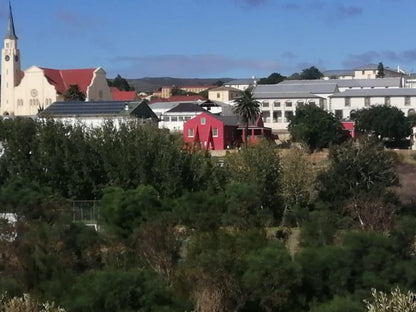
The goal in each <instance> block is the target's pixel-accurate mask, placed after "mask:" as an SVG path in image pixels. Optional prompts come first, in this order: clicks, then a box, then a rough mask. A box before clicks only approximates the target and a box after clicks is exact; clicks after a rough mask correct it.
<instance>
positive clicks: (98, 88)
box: [0, 6, 112, 116]
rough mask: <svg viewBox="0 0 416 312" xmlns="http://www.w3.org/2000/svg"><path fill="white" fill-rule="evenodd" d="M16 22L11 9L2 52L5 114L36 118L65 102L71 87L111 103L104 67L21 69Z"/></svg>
mask: <svg viewBox="0 0 416 312" xmlns="http://www.w3.org/2000/svg"><path fill="white" fill-rule="evenodd" d="M17 43H18V38H17V36H16V32H15V27H14V20H13V15H12V10H11V7H10V6H9V20H8V27H7V33H6V36H5V38H4V45H3V48H2V52H1V103H0V114H1V115H17V116H34V115H36V114H37V113H38V112H39V111H41V110H43V109H45V108H46V107H48V106H49V105H50V104H52V103H53V102H57V101H63V100H64V94H65V92H66V91H67V90H68V88H69V87H70V86H71V85H78V88H79V89H80V90H81V91H82V92H83V93H84V94H85V96H86V99H87V100H90V101H98V100H111V99H112V96H111V90H110V88H109V87H108V84H107V79H106V73H105V71H104V70H103V69H102V68H100V67H99V68H87V69H51V68H42V67H38V66H32V67H30V68H28V69H27V70H25V71H22V70H21V67H20V51H19V49H18V45H17Z"/></svg>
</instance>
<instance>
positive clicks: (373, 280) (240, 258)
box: [0, 118, 416, 312]
mask: <svg viewBox="0 0 416 312" xmlns="http://www.w3.org/2000/svg"><path fill="white" fill-rule="evenodd" d="M0 137H1V142H2V144H3V146H4V149H5V152H4V154H3V156H2V157H0V213H8V215H0V293H3V294H4V296H3V297H2V299H1V300H0V311H2V312H3V311H4V312H13V311H63V310H62V309H65V311H74V312H77V311H93V312H94V311H100V312H102V311H110V312H111V311H126V312H127V311H131V312H133V311H143V312H144V311H149V312H150V311H162V312H163V311H178V312H179V311H201V312H205V311H206V312H213V311H214V312H215V311H218V312H225V311H241V312H248V311H260V312H261V311H288V312H289V311H290V312H292V311H293V312H308V311H312V312H315V311H316V312H318V311H319V312H321V311H326V312H331V311H334V312H335V311H346V312H347V311H349V312H351V311H352V312H355V311H357V312H358V311H365V310H366V307H367V309H368V311H377V312H378V311H384V310H380V309H378V307H379V306H380V305H381V304H384V303H385V302H387V303H388V302H395V303H397V302H398V301H400V302H405V301H406V300H407V302H409V300H413V299H412V298H413V297H412V296H413V295H411V293H407V290H412V291H414V290H415V289H416V269H415V268H416V257H415V254H416V253H415V247H414V246H415V244H414V237H415V234H416V214H415V213H414V211H415V210H414V208H415V206H414V204H407V205H403V204H402V203H401V202H400V200H399V198H398V197H397V196H396V195H395V194H394V192H393V189H392V187H393V186H395V185H396V184H397V183H398V179H397V175H396V173H395V168H394V166H395V161H394V159H393V158H392V156H391V154H390V153H389V152H386V151H385V150H384V149H382V148H380V147H379V145H378V144H377V143H374V142H370V141H356V142H354V143H351V142H347V143H344V144H342V145H340V146H333V147H331V150H330V153H329V155H328V159H327V160H325V161H323V162H321V163H319V165H318V164H317V163H316V161H312V160H310V155H309V154H308V153H306V152H304V151H302V150H298V149H294V150H287V151H284V152H282V151H279V150H276V149H275V148H274V147H273V146H272V145H270V144H269V143H267V142H261V143H259V144H257V145H249V146H247V148H243V149H241V150H240V151H236V152H235V153H230V154H227V155H226V156H225V157H223V158H221V159H220V160H217V159H216V158H211V157H210V155H209V154H207V153H205V152H202V151H192V152H189V151H184V150H183V146H182V144H181V143H180V140H177V138H176V137H175V136H172V135H171V134H169V133H168V132H165V131H163V130H159V129H157V128H155V127H147V126H145V127H143V126H139V125H136V124H126V125H122V126H120V127H119V128H116V127H114V125H112V124H111V123H109V124H107V125H106V126H105V127H103V128H102V129H87V128H85V127H83V126H81V125H79V126H69V125H63V124H60V123H56V122H53V121H45V122H35V121H33V120H30V119H19V118H17V119H15V120H2V121H0ZM73 199H97V200H99V207H100V214H99V215H100V218H99V219H98V223H99V225H100V230H99V231H95V230H94V228H91V227H88V226H86V225H84V224H83V223H79V222H73V220H72V218H73V206H72V205H73V202H72V200H73ZM7 220H11V221H12V222H7ZM396 286H398V287H400V289H401V290H402V292H400V291H398V290H396V291H395V292H394V293H392V296H389V295H388V296H387V297H383V296H384V295H382V294H385V292H388V291H389V290H390V289H394V288H395V287H396ZM372 289H377V290H378V292H375V291H374V292H373V295H374V298H373V299H372V298H371V290H372ZM380 291H382V292H383V293H380ZM406 294H407V295H406ZM380 298H381V299H380ZM383 298H387V299H383ZM364 299H366V300H368V301H366V302H364V301H363V300H364ZM396 299H397V300H396ZM399 299H400V300H399ZM383 300H384V301H383ZM48 302H49V303H48ZM52 302H54V304H52ZM10 304H14V305H15V307H16V308H15V310H12V309H10V308H9V305H10ZM19 305H20V306H19ZM22 305H23V306H24V307H23V306H22ZM45 306H46V307H47V308H45ZM58 306H59V307H62V309H61V308H57V307H58ZM27 307H29V308H31V310H24V309H25V308H26V309H27Z"/></svg>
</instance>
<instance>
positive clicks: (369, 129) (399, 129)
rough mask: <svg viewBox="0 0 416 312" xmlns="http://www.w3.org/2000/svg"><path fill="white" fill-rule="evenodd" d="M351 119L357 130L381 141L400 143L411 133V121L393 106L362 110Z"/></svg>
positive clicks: (379, 106) (378, 106) (372, 107)
mask: <svg viewBox="0 0 416 312" xmlns="http://www.w3.org/2000/svg"><path fill="white" fill-rule="evenodd" d="M352 117H353V119H354V121H355V122H356V125H355V128H356V129H357V130H359V131H361V132H363V133H365V134H369V135H372V136H375V137H377V138H379V139H381V140H383V139H389V140H393V141H400V140H402V139H404V138H406V137H407V136H409V135H410V134H411V133H412V129H411V121H410V120H408V119H407V118H406V117H405V115H404V113H403V112H402V111H401V110H400V109H398V108H397V107H395V106H389V105H377V106H371V107H370V108H363V109H360V110H359V111H357V112H356V113H355V114H354V115H353V116H352Z"/></svg>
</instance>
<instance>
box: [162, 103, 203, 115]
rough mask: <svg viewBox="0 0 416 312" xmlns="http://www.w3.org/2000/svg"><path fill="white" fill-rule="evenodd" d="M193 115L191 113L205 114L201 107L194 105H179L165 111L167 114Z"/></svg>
mask: <svg viewBox="0 0 416 312" xmlns="http://www.w3.org/2000/svg"><path fill="white" fill-rule="evenodd" d="M191 112H192V113H193V112H206V110H205V109H203V108H202V107H201V106H199V105H198V104H196V103H189V102H185V103H180V104H179V105H177V106H175V107H174V108H172V109H170V110H169V111H167V113H191Z"/></svg>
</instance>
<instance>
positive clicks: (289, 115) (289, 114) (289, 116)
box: [285, 111, 293, 122]
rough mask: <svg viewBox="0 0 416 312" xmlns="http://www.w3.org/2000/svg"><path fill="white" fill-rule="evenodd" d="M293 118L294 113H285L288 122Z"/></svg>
mask: <svg viewBox="0 0 416 312" xmlns="http://www.w3.org/2000/svg"><path fill="white" fill-rule="evenodd" d="M292 116H293V112H290V111H289V112H285V118H286V122H289V121H290V118H291V117H292Z"/></svg>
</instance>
